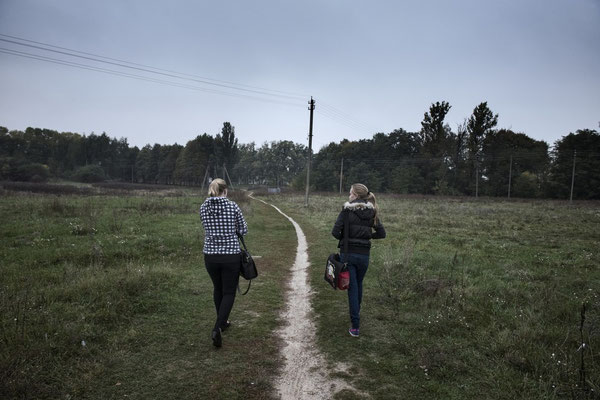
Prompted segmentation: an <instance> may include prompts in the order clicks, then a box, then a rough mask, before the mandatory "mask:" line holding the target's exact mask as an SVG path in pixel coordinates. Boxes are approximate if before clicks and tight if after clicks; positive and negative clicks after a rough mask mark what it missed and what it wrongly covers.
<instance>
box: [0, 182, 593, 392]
mask: <svg viewBox="0 0 600 400" xmlns="http://www.w3.org/2000/svg"><path fill="white" fill-rule="evenodd" d="M235 199H236V201H238V202H239V204H240V205H241V207H242V209H243V211H244V215H245V217H246V219H247V221H248V223H249V228H250V234H249V236H248V239H247V244H248V247H249V248H250V250H251V251H252V253H253V254H255V255H260V256H262V257H261V258H259V259H257V264H258V266H259V274H260V275H259V278H258V280H257V281H255V282H254V283H253V284H252V289H251V290H250V293H249V294H248V295H247V296H245V297H241V296H239V297H238V298H237V300H236V304H235V306H234V310H233V312H232V315H231V319H232V321H233V326H232V328H231V329H230V330H229V331H227V332H226V333H225V334H224V346H223V348H222V349H219V350H216V349H215V348H213V346H212V344H211V342H210V329H211V328H212V325H213V323H214V318H215V312H214V309H213V304H212V284H211V282H210V279H209V277H208V274H207V273H206V271H205V269H204V265H203V260H202V228H201V225H200V221H199V217H198V214H197V210H198V208H199V206H200V204H201V202H202V201H203V196H202V195H200V194H199V193H198V192H197V191H193V190H191V189H190V190H184V191H183V192H182V191H179V192H178V193H176V194H173V193H170V192H156V193H146V194H144V195H140V194H137V195H134V194H130V195H128V196H120V197H118V196H113V195H104V196H103V195H98V194H97V195H95V196H78V195H71V196H55V195H40V194H29V195H22V194H13V193H11V192H9V191H4V192H2V195H1V196H0V220H1V221H2V225H1V227H0V257H1V258H0V259H1V265H0V398H36V399H37V398H39V399H44V398H49V399H50V398H51V399H59V398H61V399H67V398H90V399H111V398H125V397H126V398H133V399H146V398H165V399H169V398H170V399H175V398H232V399H241V398H244V399H245V398H249V399H263V398H264V399H270V398H276V397H277V395H276V393H275V390H274V383H275V378H276V377H277V374H278V372H279V371H280V369H281V365H282V362H283V359H282V357H281V355H280V353H279V351H278V350H279V348H280V345H281V343H280V340H279V339H278V338H277V337H276V336H275V335H276V334H275V332H276V330H277V328H278V327H280V326H281V324H282V323H285V321H281V320H280V319H279V313H280V311H281V309H282V308H283V306H284V291H285V284H286V282H287V280H286V278H285V277H286V276H287V275H288V272H287V271H288V267H289V266H290V265H291V264H292V262H293V260H294V258H295V250H296V236H295V232H294V229H293V227H292V226H291V224H290V223H289V221H287V220H286V219H285V218H283V217H282V216H281V215H279V214H278V213H277V212H276V211H275V210H274V209H273V208H271V207H269V206H266V205H264V204H262V203H260V202H254V201H252V202H250V201H246V200H244V198H243V197H240V196H236V197H235ZM265 199H267V200H268V201H269V202H273V203H275V204H276V205H277V206H279V207H280V208H282V210H283V211H284V212H285V213H287V214H288V215H290V216H291V217H292V218H294V219H295V220H296V221H297V222H298V223H300V225H301V226H302V229H303V230H304V233H305V234H306V237H307V240H308V242H309V257H310V260H311V263H312V266H311V272H310V273H311V276H310V279H311V285H312V288H313V289H314V293H315V296H314V298H313V307H314V309H315V318H316V321H317V327H318V328H317V337H318V343H317V345H318V348H319V349H320V350H321V351H322V352H323V353H324V354H325V356H326V359H327V360H328V362H329V363H330V364H331V365H334V364H335V363H338V362H343V363H347V365H349V366H350V367H349V369H348V370H347V372H340V373H338V376H340V377H342V378H344V379H347V380H348V381H349V382H351V383H352V384H353V385H354V387H356V388H357V389H358V390H360V391H362V392H364V393H366V394H368V395H369V396H370V397H371V398H374V399H397V398H403V399H423V398H448V399H481V398H486V399H488V398H489V399H515V398H522V399H552V398H567V399H572V398H597V393H598V391H599V390H600V388H599V387H598V386H599V384H600V354H599V353H598V341H599V338H600V271H599V266H600V254H599V253H600V251H599V249H600V205H598V204H596V203H586V204H575V205H573V206H569V205H568V204H566V203H560V202H545V201H532V202H504V201H492V200H486V199H480V200H479V201H472V200H468V199H462V200H461V199H447V198H434V197H425V198H403V197H391V196H390V197H386V196H382V197H380V198H379V201H380V207H381V215H382V220H383V222H384V224H385V227H386V230H387V233H388V237H387V238H386V239H384V240H381V241H375V242H374V246H373V250H372V253H371V264H370V267H369V272H368V273H367V276H366V280H365V292H364V300H363V309H362V313H361V314H362V315H361V317H362V326H361V337H360V338H358V339H355V338H350V337H349V336H348V335H347V333H346V330H347V328H348V326H349V317H348V311H347V299H346V293H344V292H339V291H333V290H332V289H331V288H330V287H329V286H328V285H327V284H326V283H325V282H324V281H323V267H324V261H325V259H326V257H327V255H328V254H329V253H330V252H334V251H336V248H335V246H336V240H335V239H333V237H331V234H330V231H331V228H332V225H333V222H334V219H335V217H336V216H337V213H338V212H339V210H340V209H341V204H342V203H343V201H345V200H346V198H345V197H343V196H325V195H321V196H312V197H311V205H310V207H308V208H305V207H303V201H304V198H303V197H302V196H291V195H290V196H288V195H274V196H268V197H265ZM584 304H585V305H586V307H587V308H586V312H585V317H586V319H585V321H584V325H583V330H582V332H580V324H581V310H582V305H584ZM582 333H583V338H582V336H581V334H582ZM582 340H583V342H585V343H586V344H587V346H586V349H585V351H584V352H583V356H584V359H583V360H584V363H585V372H586V381H585V383H584V386H585V390H584V388H583V387H582V383H581V380H580V370H579V369H580V366H581V355H582V351H578V350H577V349H578V348H579V347H580V346H581V343H582ZM84 342H85V345H84ZM592 389H593V390H594V391H592ZM357 397H359V396H358V395H357V394H355V393H352V392H351V391H349V390H345V391H343V392H341V393H339V394H338V395H337V398H340V399H352V398H357Z"/></svg>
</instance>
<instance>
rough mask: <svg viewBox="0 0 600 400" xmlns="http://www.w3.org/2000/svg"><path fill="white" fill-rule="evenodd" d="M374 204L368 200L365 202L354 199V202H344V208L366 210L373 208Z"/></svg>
mask: <svg viewBox="0 0 600 400" xmlns="http://www.w3.org/2000/svg"><path fill="white" fill-rule="evenodd" d="M374 208H375V206H373V203H371V202H370V201H367V202H366V203H363V202H361V201H356V202H352V203H350V202H349V201H347V202H345V203H344V210H350V211H358V210H366V209H371V210H372V209H374Z"/></svg>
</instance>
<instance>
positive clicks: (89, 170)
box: [73, 165, 106, 183]
mask: <svg viewBox="0 0 600 400" xmlns="http://www.w3.org/2000/svg"><path fill="white" fill-rule="evenodd" d="M73 179H74V180H76V181H77V182H85V183H93V182H103V181H104V180H105V179H106V175H104V170H103V169H102V167H100V166H98V165H86V166H85V167H80V168H77V170H76V171H75V173H74V174H73Z"/></svg>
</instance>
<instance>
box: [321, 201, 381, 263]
mask: <svg viewBox="0 0 600 400" xmlns="http://www.w3.org/2000/svg"><path fill="white" fill-rule="evenodd" d="M344 214H348V223H349V226H348V252H349V253H359V254H369V250H370V249H371V239H383V238H384V237H385V229H384V227H383V224H382V223H381V221H378V223H377V225H375V209H374V208H373V204H372V203H370V202H366V201H364V200H359V199H357V200H354V201H352V202H351V203H345V204H344V208H343V209H342V211H341V212H340V214H339V215H338V217H337V220H336V221H335V224H334V225H333V230H332V231H331V234H332V235H333V237H335V238H336V239H338V240H339V243H338V247H339V248H340V250H342V251H343V239H344ZM378 220H379V218H378Z"/></svg>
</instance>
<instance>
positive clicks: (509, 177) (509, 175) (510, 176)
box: [508, 154, 512, 199]
mask: <svg viewBox="0 0 600 400" xmlns="http://www.w3.org/2000/svg"><path fill="white" fill-rule="evenodd" d="M511 180H512V154H511V155H510V167H509V168H508V198H509V199H510V183H511Z"/></svg>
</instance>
